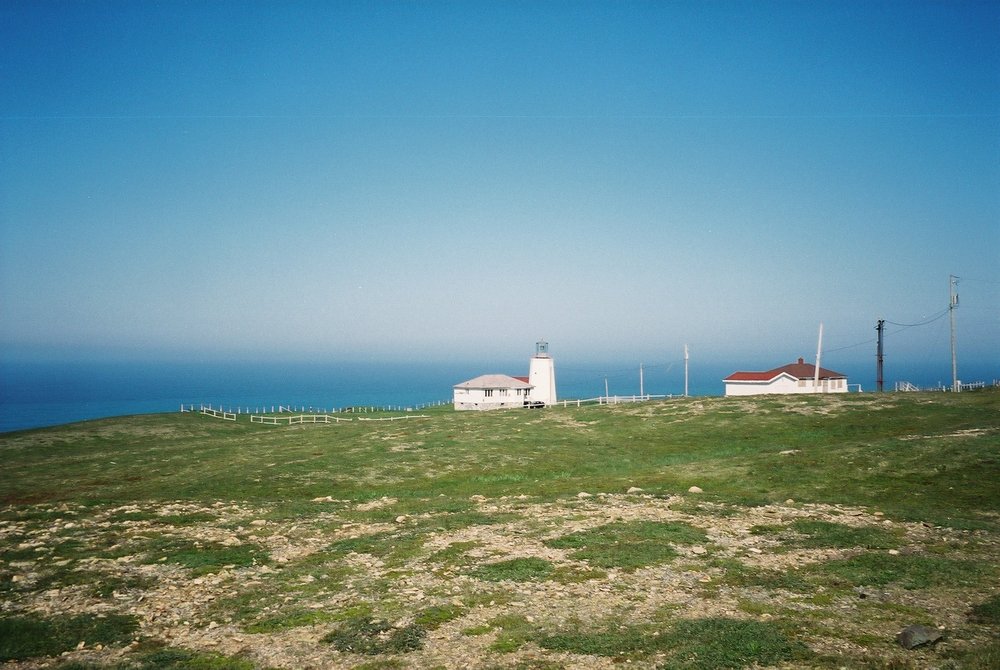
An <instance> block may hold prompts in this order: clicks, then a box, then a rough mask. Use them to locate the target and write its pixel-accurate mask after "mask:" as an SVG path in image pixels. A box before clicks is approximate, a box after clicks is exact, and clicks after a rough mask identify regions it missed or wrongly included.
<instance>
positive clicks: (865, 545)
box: [0, 390, 1000, 670]
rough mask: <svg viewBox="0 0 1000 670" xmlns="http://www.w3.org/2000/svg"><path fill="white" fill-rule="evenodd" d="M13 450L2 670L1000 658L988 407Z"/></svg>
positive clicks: (188, 417) (463, 421)
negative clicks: (913, 641)
mask: <svg viewBox="0 0 1000 670" xmlns="http://www.w3.org/2000/svg"><path fill="white" fill-rule="evenodd" d="M0 453H2V456H3V466H2V468H0V499H2V506H0V594H2V610H0V664H2V667H10V668H34V667H50V668H59V669H62V670H68V669H72V670H83V669H108V668H114V669H119V670H124V669H127V668H142V669H146V668H149V669H151V668H220V669H221V668H240V669H243V668H246V669H251V668H306V667H310V668H359V669H361V668H369V669H370V668H459V667H468V668H484V669H485V668H512V669H513V668H518V669H527V668H539V669H555V668H618V667H635V668H664V669H685V668H690V669H699V668H704V669H710V668H743V667H774V668H831V669H832V668H878V669H886V670H888V669H905V668H914V669H916V668H931V667H933V668H997V667H1000V392H998V391H996V390H984V391H976V392H969V393H963V394H950V393H949V394H945V393H926V394H923V393H915V394H881V395H874V394H863V395H862V394H852V395H838V396H808V397H766V398H745V399H738V398H690V399H672V400H665V401H658V402H656V401H654V402H648V403H641V404H631V405H618V406H590V407H581V408H551V409H546V410H544V411H522V410H516V411H514V410H512V411H504V412H488V413H473V412H453V411H451V410H450V409H441V410H435V411H431V412H428V413H427V416H426V417H421V418H416V417H411V418H408V419H406V420H400V421H392V422H389V421H385V422H376V421H352V422H347V423H340V424H330V425H324V424H320V425H301V426H299V425H296V426H264V425H260V424H251V423H249V420H248V418H247V417H246V416H242V417H241V420H240V421H239V422H236V423H233V422H227V421H221V420H218V419H214V418H211V417H206V416H202V415H199V414H180V413H178V414H171V415H152V416H139V417H126V418H118V419H110V420H102V421H93V422H87V423H81V424H74V425H67V426H62V427H58V428H51V429H44V430H35V431H24V432H18V433H8V434H4V435H0ZM692 487H697V488H692ZM911 624H920V625H925V626H929V627H931V628H933V629H936V630H937V631H938V633H939V634H940V636H941V637H940V639H939V640H937V641H936V642H934V643H929V644H925V645H921V646H919V647H916V648H914V649H909V650H908V649H904V648H903V647H902V646H901V645H900V644H899V643H898V642H897V640H896V636H897V634H898V633H899V632H900V631H901V630H902V629H904V628H905V627H906V626H909V625H911Z"/></svg>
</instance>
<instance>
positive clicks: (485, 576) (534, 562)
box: [469, 557, 555, 582]
mask: <svg viewBox="0 0 1000 670" xmlns="http://www.w3.org/2000/svg"><path fill="white" fill-rule="evenodd" d="M554 571H555V567H554V566H553V565H552V563H550V562H549V561H546V560H545V559H542V558H533V557H532V558H512V559H509V560H506V561H497V562H495V563H486V564H484V565H481V566H479V567H477V568H475V569H473V570H470V571H469V574H470V575H471V576H473V577H475V578H476V579H482V580H484V581H488V582H501V581H512V582H540V581H545V580H546V579H549V578H550V577H551V576H552V574H553V572H554Z"/></svg>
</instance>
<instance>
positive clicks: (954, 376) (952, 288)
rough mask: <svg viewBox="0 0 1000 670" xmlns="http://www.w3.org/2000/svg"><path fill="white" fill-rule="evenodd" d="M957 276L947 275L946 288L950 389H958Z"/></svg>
mask: <svg viewBox="0 0 1000 670" xmlns="http://www.w3.org/2000/svg"><path fill="white" fill-rule="evenodd" d="M957 288H958V277H956V276H955V275H948V289H949V292H950V294H951V296H950V298H949V300H948V315H949V316H950V317H951V390H952V391H959V390H960V389H959V385H958V360H957V359H956V357H955V310H956V309H957V308H958V293H957V292H956V289H957Z"/></svg>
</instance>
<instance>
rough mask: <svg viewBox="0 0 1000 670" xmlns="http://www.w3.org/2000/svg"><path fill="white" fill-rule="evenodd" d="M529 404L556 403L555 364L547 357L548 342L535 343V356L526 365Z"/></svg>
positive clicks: (550, 357)
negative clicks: (529, 389) (529, 386)
mask: <svg viewBox="0 0 1000 670" xmlns="http://www.w3.org/2000/svg"><path fill="white" fill-rule="evenodd" d="M528 383H529V384H531V386H532V388H531V392H530V393H529V398H530V400H531V402H535V403H538V402H540V403H542V404H543V405H553V404H555V402H556V364H555V362H554V361H553V360H552V356H550V355H549V343H548V342H542V341H539V342H536V343H535V355H534V356H532V357H531V362H530V363H529V365H528Z"/></svg>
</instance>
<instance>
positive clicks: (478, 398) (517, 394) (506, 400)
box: [452, 388, 528, 410]
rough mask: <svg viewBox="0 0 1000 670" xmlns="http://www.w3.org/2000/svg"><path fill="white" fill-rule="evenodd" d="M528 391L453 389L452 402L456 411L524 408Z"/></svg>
mask: <svg viewBox="0 0 1000 670" xmlns="http://www.w3.org/2000/svg"><path fill="white" fill-rule="evenodd" d="M527 393H528V389H503V388H496V389H454V393H453V395H452V401H453V403H454V405H455V409H458V410H484V409H503V408H504V407H524V401H525V399H526V394H527Z"/></svg>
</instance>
